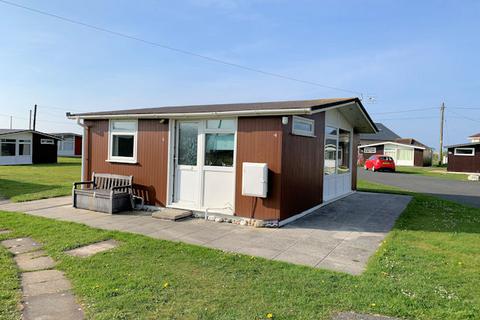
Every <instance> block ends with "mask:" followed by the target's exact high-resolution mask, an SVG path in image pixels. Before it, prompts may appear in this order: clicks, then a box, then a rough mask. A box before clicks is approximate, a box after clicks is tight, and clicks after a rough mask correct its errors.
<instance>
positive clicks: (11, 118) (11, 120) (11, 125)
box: [10, 116, 13, 129]
mask: <svg viewBox="0 0 480 320" xmlns="http://www.w3.org/2000/svg"><path fill="white" fill-rule="evenodd" d="M12 122H13V117H12V116H10V129H13V123H12Z"/></svg>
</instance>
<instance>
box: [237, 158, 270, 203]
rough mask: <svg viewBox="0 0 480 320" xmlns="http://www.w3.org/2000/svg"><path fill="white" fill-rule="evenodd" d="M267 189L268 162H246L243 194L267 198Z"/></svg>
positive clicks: (243, 176) (243, 173) (243, 169)
mask: <svg viewBox="0 0 480 320" xmlns="http://www.w3.org/2000/svg"><path fill="white" fill-rule="evenodd" d="M267 189H268V166H267V164H266V163H252V162H244V163H243V167H242V195H244V196H251V197H259V198H266V197H267Z"/></svg>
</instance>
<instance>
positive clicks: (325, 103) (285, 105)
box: [67, 98, 377, 133]
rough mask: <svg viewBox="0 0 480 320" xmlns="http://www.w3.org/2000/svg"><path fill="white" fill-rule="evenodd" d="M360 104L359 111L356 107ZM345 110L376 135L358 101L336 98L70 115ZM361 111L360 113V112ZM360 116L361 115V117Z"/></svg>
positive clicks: (103, 116) (363, 129)
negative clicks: (353, 106)
mask: <svg viewBox="0 0 480 320" xmlns="http://www.w3.org/2000/svg"><path fill="white" fill-rule="evenodd" d="M352 105H357V106H358V109H357V108H352ZM340 107H345V108H344V109H343V108H342V111H341V112H342V113H344V115H345V116H350V117H354V118H355V119H356V121H357V122H358V126H357V127H356V128H355V129H356V130H358V132H368V133H372V132H376V130H377V128H376V126H375V123H374V122H373V121H372V119H371V118H370V116H369V115H368V113H367V111H366V110H365V108H364V107H363V105H362V103H361V101H360V99H358V98H332V99H316V100H295V101H273V102H252V103H231V104H209V105H188V106H164V107H157V108H143V109H127V110H114V111H101V112H88V113H76V114H74V113H69V112H68V113H67V117H68V118H69V119H115V118H129V117H133V118H182V117H205V116H267V115H293V114H297V115H302V114H312V113H314V112H316V111H317V112H318V111H322V110H326V109H329V108H340ZM359 111H360V112H359ZM359 115H360V116H359Z"/></svg>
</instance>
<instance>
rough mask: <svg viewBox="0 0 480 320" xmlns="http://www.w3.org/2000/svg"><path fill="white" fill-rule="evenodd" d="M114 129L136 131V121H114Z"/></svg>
mask: <svg viewBox="0 0 480 320" xmlns="http://www.w3.org/2000/svg"><path fill="white" fill-rule="evenodd" d="M112 129H113V130H115V131H127V132H132V131H135V121H113V125H112Z"/></svg>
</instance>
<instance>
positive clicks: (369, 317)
mask: <svg viewBox="0 0 480 320" xmlns="http://www.w3.org/2000/svg"><path fill="white" fill-rule="evenodd" d="M332 320H400V319H398V318H392V317H387V316H382V315H376V314H361V313H355V312H342V313H339V314H337V315H335V316H334V317H333V318H332Z"/></svg>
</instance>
